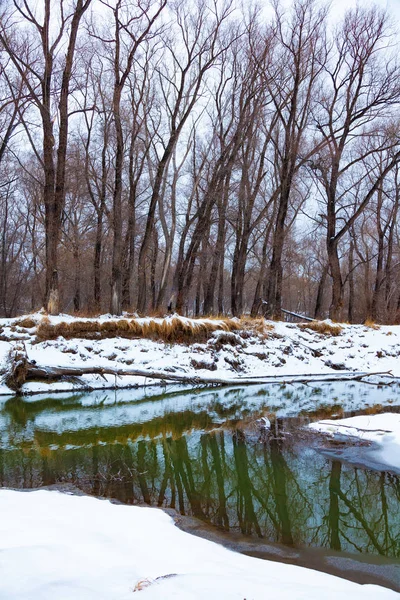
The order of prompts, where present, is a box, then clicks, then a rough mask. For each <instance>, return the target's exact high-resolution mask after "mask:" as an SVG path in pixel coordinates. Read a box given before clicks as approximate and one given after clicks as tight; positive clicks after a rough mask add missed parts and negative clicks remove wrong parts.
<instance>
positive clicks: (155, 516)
mask: <svg viewBox="0 0 400 600" xmlns="http://www.w3.org/2000/svg"><path fill="white" fill-rule="evenodd" d="M0 515H2V518H1V519H0V556H1V560H0V598H1V600H33V599H35V600H55V599H56V600H71V598H76V599H77V600H111V599H113V600H128V599H129V598H132V594H133V593H137V594H140V595H139V596H138V598H143V599H146V598H149V599H154V600H155V599H159V600H161V599H162V600H166V599H170V598H171V599H172V598H177V599H181V600H191V599H199V600H200V599H204V598H208V599H210V600H211V599H216V600H217V599H218V600H221V599H224V600H225V599H226V600H229V599H237V600H243V598H246V599H247V600H258V599H260V600H261V599H262V600H265V598H274V599H276V600H293V599H296V600H302V599H304V600H320V599H321V598H324V600H329V599H332V600H337V598H339V597H348V598H351V599H352V600H357V599H360V600H361V599H362V600H369V599H370V600H386V599H387V600H389V599H390V598H393V599H394V598H398V596H399V595H398V594H397V593H396V592H393V591H390V590H388V589H384V588H381V587H378V586H373V585H363V586H361V585H358V584H356V583H351V582H349V581H346V580H344V579H339V578H337V577H333V576H332V575H327V574H325V573H320V572H317V571H313V570H309V569H304V568H302V567H297V566H292V565H286V564H280V563H276V562H270V561H265V560H260V559H257V558H251V557H248V556H244V555H241V554H236V553H233V552H231V551H229V550H227V549H225V548H223V547H222V546H219V545H217V544H214V543H213V542H209V541H206V540H204V539H201V538H198V537H194V536H191V535H189V534H187V533H184V532H182V531H180V530H179V529H177V528H176V527H175V526H174V524H173V521H172V519H171V518H170V517H169V516H167V515H166V514H165V513H164V512H162V511H161V510H158V509H153V508H142V507H135V506H123V505H115V504H111V503H110V502H109V501H106V500H98V499H96V498H91V497H86V496H73V495H68V494H61V493H59V492H53V491H52V492H50V491H44V490H41V491H34V492H17V491H12V490H4V489H3V490H0ZM4 515H6V518H4Z"/></svg>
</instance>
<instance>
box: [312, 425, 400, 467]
mask: <svg viewBox="0 0 400 600" xmlns="http://www.w3.org/2000/svg"><path fill="white" fill-rule="evenodd" d="M309 428H310V429H313V430H314V431H318V432H320V433H326V434H328V435H331V436H337V435H341V436H350V437H355V438H358V439H360V440H367V441H370V442H375V443H376V444H377V447H376V450H375V449H373V451H372V453H371V454H372V455H374V458H375V460H376V461H377V462H381V463H382V464H384V465H387V466H388V467H392V468H393V467H394V468H396V469H400V414H395V413H383V414H380V415H362V416H358V417H349V418H348V419H338V420H324V421H318V422H316V423H312V424H311V425H309Z"/></svg>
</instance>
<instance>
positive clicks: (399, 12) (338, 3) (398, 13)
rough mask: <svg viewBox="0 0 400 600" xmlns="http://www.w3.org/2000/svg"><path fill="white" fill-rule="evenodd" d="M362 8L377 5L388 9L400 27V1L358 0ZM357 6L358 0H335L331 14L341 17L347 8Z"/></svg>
mask: <svg viewBox="0 0 400 600" xmlns="http://www.w3.org/2000/svg"><path fill="white" fill-rule="evenodd" d="M358 4H359V5H360V6H368V4H371V5H372V4H376V5H378V6H381V7H382V8H387V9H388V12H389V13H390V14H391V15H393V18H394V19H395V21H396V22H397V24H398V25H399V26H400V0H375V2H366V1H365V0H358ZM356 5H357V0H333V2H332V5H331V6H332V8H331V12H332V13H333V14H334V15H335V16H336V13H337V16H338V17H340V16H341V15H342V14H343V13H344V12H345V10H346V8H350V7H354V6H356Z"/></svg>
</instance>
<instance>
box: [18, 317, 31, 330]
mask: <svg viewBox="0 0 400 600" xmlns="http://www.w3.org/2000/svg"><path fill="white" fill-rule="evenodd" d="M15 325H18V327H24V328H25V329H32V327H36V321H34V320H33V319H31V317H24V318H22V319H19V320H18V321H15Z"/></svg>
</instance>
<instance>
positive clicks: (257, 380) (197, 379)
mask: <svg viewBox="0 0 400 600" xmlns="http://www.w3.org/2000/svg"><path fill="white" fill-rule="evenodd" d="M24 367H25V370H24V375H25V378H24V379H23V377H22V376H20V377H19V379H18V382H16V384H18V386H19V387H17V385H14V387H13V389H20V388H21V386H22V384H23V383H24V382H25V381H29V380H32V379H45V380H48V381H52V380H57V379H62V378H78V377H82V376H84V375H100V376H102V377H104V376H105V375H112V376H114V377H127V376H130V377H146V378H148V379H158V380H161V381H164V382H167V381H168V382H178V383H188V384H195V385H219V386H227V385H256V384H263V383H265V384H267V383H280V384H286V383H310V382H313V381H314V382H318V381H338V380H341V381H343V380H345V381H361V380H362V379H363V378H364V377H368V376H369V375H388V374H389V372H381V373H360V372H357V373H332V374H331V373H327V374H318V375H313V374H309V375H274V376H272V375H266V376H262V377H260V376H254V377H234V378H229V379H227V378H221V377H204V376H198V375H197V376H196V375H193V374H181V373H173V372H170V371H168V372H167V371H151V370H149V369H138V368H129V369H126V368H125V369H112V368H107V367H95V366H92V367H75V366H68V367H50V366H44V365H38V364H36V363H32V362H29V361H26V362H25V363H24Z"/></svg>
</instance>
